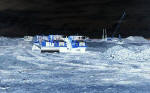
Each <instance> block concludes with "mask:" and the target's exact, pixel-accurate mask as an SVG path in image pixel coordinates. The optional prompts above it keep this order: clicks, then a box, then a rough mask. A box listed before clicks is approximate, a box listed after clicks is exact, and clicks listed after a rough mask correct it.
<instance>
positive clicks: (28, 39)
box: [24, 36, 33, 41]
mask: <svg viewBox="0 0 150 93" xmlns="http://www.w3.org/2000/svg"><path fill="white" fill-rule="evenodd" d="M32 40H33V36H24V41H32Z"/></svg>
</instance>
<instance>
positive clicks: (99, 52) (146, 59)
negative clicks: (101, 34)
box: [0, 37, 150, 93]
mask: <svg viewBox="0 0 150 93" xmlns="http://www.w3.org/2000/svg"><path fill="white" fill-rule="evenodd" d="M31 46H32V44H31V43H27V42H24V41H23V39H21V38H14V39H11V38H4V37H1V38H0V93H149V92H150V89H149V88H150V44H141V43H136V44H123V45H118V44H113V43H104V42H89V43H88V49H87V53H85V54H77V53H76V54H72V53H42V54H41V53H38V52H32V51H31Z"/></svg>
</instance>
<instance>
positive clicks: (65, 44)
mask: <svg viewBox="0 0 150 93" xmlns="http://www.w3.org/2000/svg"><path fill="white" fill-rule="evenodd" d="M32 50H33V51H37V50H38V51H41V52H77V53H84V52H85V51H86V42H85V37H83V36H69V37H64V36H62V35H49V36H36V40H35V42H34V44H33V47H32Z"/></svg>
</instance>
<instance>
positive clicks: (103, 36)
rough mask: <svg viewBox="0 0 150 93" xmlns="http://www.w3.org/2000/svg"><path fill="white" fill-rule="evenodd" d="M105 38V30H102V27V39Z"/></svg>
mask: <svg viewBox="0 0 150 93" xmlns="http://www.w3.org/2000/svg"><path fill="white" fill-rule="evenodd" d="M104 39H105V32H104V29H103V35H102V40H104Z"/></svg>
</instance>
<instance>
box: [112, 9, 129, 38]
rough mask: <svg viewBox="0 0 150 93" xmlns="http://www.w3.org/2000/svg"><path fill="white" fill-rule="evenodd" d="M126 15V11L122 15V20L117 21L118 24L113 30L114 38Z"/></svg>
mask: <svg viewBox="0 0 150 93" xmlns="http://www.w3.org/2000/svg"><path fill="white" fill-rule="evenodd" d="M125 16H126V12H125V11H124V12H123V14H122V16H121V18H120V20H119V21H118V23H117V26H116V27H115V30H114V32H113V34H112V38H113V37H114V35H115V34H116V32H117V31H118V29H119V28H120V24H121V23H122V21H123V19H124V18H125Z"/></svg>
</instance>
